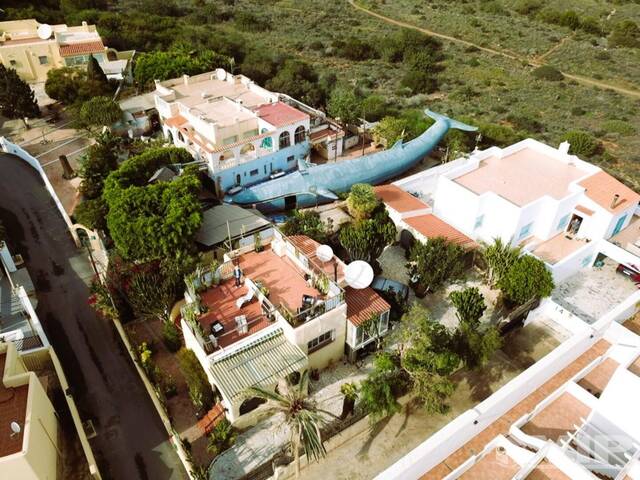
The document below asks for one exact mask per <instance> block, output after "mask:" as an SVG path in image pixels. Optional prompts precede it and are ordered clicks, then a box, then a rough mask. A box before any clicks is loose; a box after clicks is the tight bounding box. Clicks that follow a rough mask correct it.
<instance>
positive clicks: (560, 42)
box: [532, 34, 573, 63]
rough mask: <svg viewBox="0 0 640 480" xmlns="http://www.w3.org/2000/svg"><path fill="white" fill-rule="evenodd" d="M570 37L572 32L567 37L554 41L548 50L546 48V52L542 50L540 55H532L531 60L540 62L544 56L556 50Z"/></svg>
mask: <svg viewBox="0 0 640 480" xmlns="http://www.w3.org/2000/svg"><path fill="white" fill-rule="evenodd" d="M570 38H573V34H571V35H569V36H567V37H563V38H562V40H560V41H559V42H558V43H556V44H555V45H554V46H553V47H551V48H550V49H549V50H547V51H546V52H544V53H543V54H542V55H538V56H536V57H533V60H532V61H533V62H537V63H540V62H542V61H543V60H544V59H545V58H547V57H548V56H549V55H551V54H552V53H553V52H555V51H556V50H558V49H559V48H560V47H561V46H562V45H564V42H566V41H567V40H569V39H570Z"/></svg>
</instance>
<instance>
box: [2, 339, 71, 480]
mask: <svg viewBox="0 0 640 480" xmlns="http://www.w3.org/2000/svg"><path fill="white" fill-rule="evenodd" d="M0 372H2V382H1V383H0V472H2V475H1V476H2V478H7V479H10V478H11V479H20V480H32V479H33V480H46V479H51V480H55V479H56V471H57V464H58V456H59V453H58V452H59V445H58V428H59V426H58V420H57V418H56V414H55V411H54V409H53V405H52V404H51V401H50V400H49V397H47V394H46V392H45V390H44V388H43V386H42V384H41V383H40V380H38V377H37V376H36V374H35V373H34V372H31V371H29V370H28V369H27V367H26V366H25V364H24V362H23V360H22V358H21V357H20V355H19V354H18V351H17V350H16V348H15V346H14V345H13V344H12V343H2V344H0Z"/></svg>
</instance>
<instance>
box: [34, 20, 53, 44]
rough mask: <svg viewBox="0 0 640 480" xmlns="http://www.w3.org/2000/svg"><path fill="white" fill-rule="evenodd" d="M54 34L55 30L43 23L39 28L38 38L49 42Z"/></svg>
mask: <svg viewBox="0 0 640 480" xmlns="http://www.w3.org/2000/svg"><path fill="white" fill-rule="evenodd" d="M52 33H53V28H51V25H48V24H46V23H43V24H42V25H39V26H38V38H41V39H42V40H48V39H49V38H51V34H52Z"/></svg>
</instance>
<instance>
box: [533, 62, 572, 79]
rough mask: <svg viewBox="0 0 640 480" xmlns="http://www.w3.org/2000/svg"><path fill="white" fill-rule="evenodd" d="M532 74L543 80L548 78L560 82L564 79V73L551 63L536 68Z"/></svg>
mask: <svg viewBox="0 0 640 480" xmlns="http://www.w3.org/2000/svg"><path fill="white" fill-rule="evenodd" d="M531 74H532V75H533V76H534V77H536V78H539V79H541V80H548V81H550V82H560V81H562V80H563V79H564V75H562V72H560V70H558V69H557V68H554V67H551V66H549V65H543V66H541V67H538V68H536V69H535V70H534V71H533V72H531Z"/></svg>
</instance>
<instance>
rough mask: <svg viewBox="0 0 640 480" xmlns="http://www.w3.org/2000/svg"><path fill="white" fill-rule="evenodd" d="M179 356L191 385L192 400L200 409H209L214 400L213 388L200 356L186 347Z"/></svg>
mask: <svg viewBox="0 0 640 480" xmlns="http://www.w3.org/2000/svg"><path fill="white" fill-rule="evenodd" d="M177 356H178V365H179V366H180V370H181V371H182V374H183V375H184V378H185V380H186V381H187V386H188V387H189V396H190V397H191V401H192V402H193V404H194V406H195V407H196V408H198V410H200V411H207V410H209V409H210V408H211V406H212V405H213V401H214V396H213V390H212V389H211V385H210V384H209V380H208V379H207V375H206V373H205V372H204V370H203V369H202V365H200V362H199V361H198V358H197V357H196V355H195V353H193V351H191V350H188V349H186V348H181V349H180V350H179V351H178V354H177Z"/></svg>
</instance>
